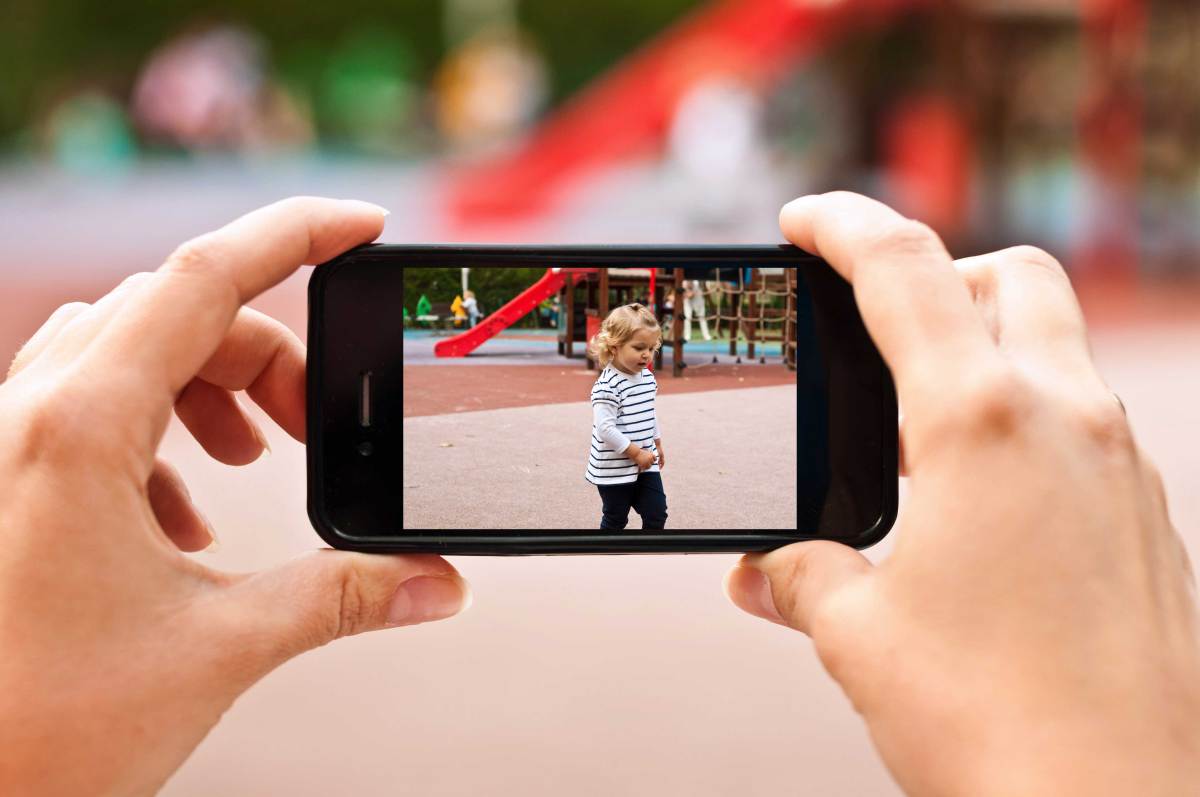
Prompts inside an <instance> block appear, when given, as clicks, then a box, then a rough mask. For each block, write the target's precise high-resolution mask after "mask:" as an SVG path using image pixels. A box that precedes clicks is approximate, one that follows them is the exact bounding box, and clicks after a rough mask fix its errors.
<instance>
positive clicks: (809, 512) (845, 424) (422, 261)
mask: <svg viewBox="0 0 1200 797" xmlns="http://www.w3.org/2000/svg"><path fill="white" fill-rule="evenodd" d="M460 267H468V268H471V269H481V268H489V267H491V268H497V267H525V268H538V269H545V277H544V278H543V279H542V280H539V281H538V282H537V283H536V284H535V285H534V286H533V288H531V289H530V290H529V291H526V292H524V293H523V294H522V295H521V296H519V297H517V299H514V300H513V301H512V302H510V303H509V304H507V305H505V306H503V307H495V308H486V309H489V310H491V311H492V313H491V315H489V316H485V317H483V320H482V321H481V322H480V323H479V324H478V327H477V328H476V329H477V330H478V331H475V330H472V333H473V334H464V333H463V331H462V330H459V332H458V333H457V334H456V336H455V337H454V338H448V339H447V340H446V341H443V342H439V343H438V346H439V347H441V348H442V349H444V350H445V351H442V352H439V353H453V354H459V355H461V354H463V353H464V352H465V351H467V350H468V349H469V348H470V347H471V346H478V345H480V342H481V341H482V340H486V339H488V338H490V337H491V336H492V335H495V334H497V333H498V332H499V331H500V330H502V329H503V328H505V327H506V326H508V325H509V324H511V323H512V322H513V321H514V320H515V318H516V317H517V316H518V315H519V314H521V313H524V312H528V311H529V308H531V307H533V306H535V305H536V303H537V302H538V301H541V300H545V299H547V298H549V297H550V296H552V295H553V294H554V293H555V292H556V291H562V290H571V291H577V290H580V289H581V288H580V285H579V284H578V281H584V282H587V281H588V280H591V283H592V286H593V289H592V290H591V291H590V292H589V293H588V294H587V296H588V301H590V302H596V301H597V300H596V297H595V294H596V290H595V283H596V280H595V275H596V274H598V273H599V272H600V271H602V270H604V271H606V272H607V273H606V274H605V281H604V283H603V284H604V285H605V286H608V285H609V283H608V274H621V273H625V274H628V273H629V271H630V270H635V269H636V270H641V271H644V272H648V271H649V270H651V269H653V270H655V271H654V273H655V276H656V277H657V280H656V285H657V287H656V293H657V295H658V297H660V302H662V297H665V295H666V294H667V293H670V294H671V295H672V296H676V295H679V296H682V295H683V294H682V292H681V293H679V294H675V293H674V291H675V289H676V287H677V286H678V285H679V284H680V283H679V282H678V281H679V280H681V279H683V278H684V277H686V278H689V279H690V278H692V277H697V276H699V277H700V278H702V279H703V278H704V277H708V278H710V279H715V280H730V281H731V282H730V285H731V286H732V285H733V284H734V282H736V281H738V280H740V281H742V283H743V286H744V284H745V278H746V275H747V274H749V275H751V276H753V275H755V274H756V273H758V272H764V273H765V272H771V273H774V274H775V275H779V274H781V273H782V274H784V276H786V277H787V280H785V281H784V282H783V283H782V284H786V285H788V286H789V287H788V289H787V293H789V294H791V295H790V297H789V298H788V301H787V308H788V309H787V315H788V316H789V323H788V325H787V330H788V332H787V334H785V335H783V336H781V338H780V341H781V348H780V352H782V353H784V354H787V349H788V348H789V346H788V344H787V342H786V339H787V338H790V339H791V340H792V345H791V348H792V349H793V351H794V357H789V358H786V359H787V360H788V362H787V363H786V364H785V362H783V361H782V360H776V363H775V364H772V365H765V366H764V365H755V366H754V367H757V368H778V369H785V368H787V369H791V370H794V376H795V387H796V401H795V407H796V410H795V411H796V424H795V428H796V447H795V450H796V459H797V461H796V483H795V506H796V519H795V525H794V526H792V524H791V523H786V524H782V525H786V526H787V528H754V529H750V530H732V529H702V530H696V529H690V530H660V531H654V530H640V529H625V530H621V531H599V530H598V529H595V528H593V529H582V528H581V529H557V528H554V529H498V530H483V529H476V530H464V529H461V528H452V529H444V530H441V529H422V528H405V523H404V517H405V515H404V498H403V496H404V494H405V490H404V479H405V464H406V463H405V456H404V418H403V406H404V400H403V399H404V369H403V365H404V349H405V346H404V335H405V329H404V327H405V323H406V318H405V317H406V316H407V314H408V306H410V305H413V303H414V302H416V300H417V297H405V296H404V285H405V281H404V275H405V270H406V269H414V268H460ZM618 270H619V271H618ZM789 271H790V274H789V273H787V272H789ZM584 272H586V273H584ZM572 275H575V276H572ZM693 284H698V283H693ZM704 284H708V283H704ZM764 284H765V283H764ZM567 286H570V287H569V288H568V287H567ZM730 290H732V287H731V288H730ZM455 292H458V291H457V290H455V291H451V293H455ZM609 292H611V289H607V288H606V290H605V291H604V293H606V294H607V293H609ZM776 293H777V294H778V292H776ZM561 295H566V294H561ZM577 295H579V294H572V295H571V296H572V302H574V297H575V296H577ZM406 298H407V299H408V303H407V304H406V302H405V299H406ZM616 298H617V299H618V300H620V299H621V298H622V297H621V296H617V297H616ZM625 298H629V297H628V296H627V297H625ZM776 301H779V300H776ZM663 303H665V302H663ZM601 306H604V307H608V306H609V302H607V301H605V302H604V303H603V305H601ZM612 306H613V307H615V306H616V303H613V304H612ZM676 306H678V303H676ZM442 311H443V313H444V312H445V309H444V308H442ZM591 315H592V316H593V317H597V316H598V315H599V314H598V313H597V312H595V311H593V312H592V313H591ZM660 315H661V308H660ZM576 321H578V319H576ZM559 326H560V327H561V328H563V329H562V331H561V332H560V333H559V335H560V351H561V350H562V345H561V340H562V338H563V337H564V336H568V335H576V338H575V339H574V340H573V341H572V342H573V343H575V347H576V348H575V351H577V352H578V353H579V354H580V355H581V354H582V351H583V348H584V346H583V344H582V341H580V342H575V341H576V340H579V336H580V335H582V327H583V324H582V323H580V325H579V326H580V330H579V331H577V330H576V329H574V327H575V324H574V323H571V324H559ZM568 326H569V327H572V329H569V330H568V329H566V327H568ZM589 329H594V327H590V328H589ZM426 334H446V335H450V334H455V333H453V332H446V333H426ZM464 339H466V340H467V343H468V345H467V346H465V347H464V346H463V345H462V341H463V340H464ZM483 345H486V344H483ZM726 345H727V344H726ZM743 345H744V344H743ZM672 348H673V339H672V330H671V329H670V328H669V327H664V329H663V349H664V350H668V349H672ZM683 348H684V352H685V357H686V358H687V359H691V360H692V362H693V364H698V363H699V361H700V358H698V357H694V356H693V355H688V354H686V352H687V346H686V345H684V347H683ZM703 356H704V355H701V357H703ZM564 362H565V360H564ZM589 365H590V363H589ZM569 367H570V368H573V369H581V368H582V367H583V361H582V360H581V359H579V360H576V361H575V363H574V364H572V365H570V366H569ZM428 370H432V371H433V372H435V373H436V371H437V368H436V367H434V366H429V368H428ZM778 373H783V371H780V372H778ZM672 378H674V377H673V376H672V374H671V372H670V371H669V370H667V369H663V368H660V369H659V371H658V379H659V381H660V382H661V381H666V380H670V379H672ZM307 379H308V395H307V404H308V424H307V428H308V448H307V454H308V511H309V517H310V518H311V520H312V523H313V526H314V527H315V528H316V530H317V532H318V533H319V534H320V535H321V537H322V538H323V539H324V540H325V541H326V542H327V543H329V544H330V545H332V546H333V547H335V548H343V549H350V550H357V551H377V552H434V553H440V554H489V555H503V554H548V553H702V552H738V551H764V550H770V549H773V548H777V547H780V546H783V545H787V544H789V543H792V542H796V541H799V540H810V539H829V540H836V541H839V542H843V543H846V544H848V545H851V546H854V547H856V548H865V547H867V546H869V545H872V544H874V543H876V542H878V541H879V540H880V539H882V538H883V537H884V536H885V535H886V534H887V533H888V531H889V529H890V528H891V527H892V525H893V523H894V521H895V518H896V505H897V487H898V485H897V480H898V472H897V471H898V461H897V446H898V440H897V437H898V429H897V409H896V396H895V389H894V387H893V383H892V378H891V374H890V373H889V371H888V369H887V367H886V365H885V364H884V362H883V360H882V359H881V357H880V355H879V352H878V351H877V350H876V348H875V346H874V344H873V343H872V341H871V339H870V337H869V336H868V334H867V331H866V329H865V328H864V326H863V323H862V319H861V318H860V316H859V313H858V309H857V307H856V305H855V302H854V294H853V291H852V289H851V287H850V285H849V284H848V283H847V282H846V281H845V280H844V279H842V278H841V276H839V275H838V274H837V273H836V272H835V271H834V270H833V269H832V268H831V267H830V266H829V265H828V264H827V263H825V262H824V261H823V260H821V259H820V258H818V257H815V256H813V255H811V254H808V253H806V252H804V251H803V250H800V249H798V248H796V247H793V246H789V245H779V246H774V245H772V246H491V245H424V246H409V245H390V244H373V245H367V246H363V247H359V248H356V249H353V250H351V251H349V252H347V253H345V254H343V255H341V256H340V257H337V258H335V259H334V260H331V261H329V262H328V263H324V264H322V265H320V266H318V267H317V268H316V269H315V270H314V271H313V273H312V277H311V279H310V282H309V326H308V375H307ZM787 384H788V385H790V381H789V382H788V383H787ZM590 387H591V382H588V384H587V387H585V388H584V389H583V390H582V391H581V393H580V395H579V396H578V398H577V401H579V402H581V403H582V402H585V401H587V400H588V388H590ZM789 412H790V410H789ZM589 417H590V413H589ZM789 428H790V425H789ZM583 434H584V435H586V432H584V433H583ZM585 439H586V438H585ZM731 442H734V441H731ZM583 451H586V447H585V448H584V449H583ZM581 456H583V453H582V452H581ZM408 465H409V467H410V468H414V467H419V463H416V462H411V461H410V462H409V463H408ZM698 466H702V465H698ZM677 467H680V466H677ZM562 478H563V484H562V485H555V484H549V483H548V484H547V485H546V489H547V490H564V489H578V490H580V491H587V492H589V499H595V497H596V496H595V495H594V494H595V492H596V488H595V487H593V486H592V485H590V484H586V483H585V482H584V480H583V463H582V460H581V464H580V473H578V474H575V473H571V474H570V475H569V476H563V477H562ZM787 486H788V485H784V486H783V489H786V488H787ZM532 498H533V497H531V500H532ZM581 498H582V492H581ZM676 498H678V496H676ZM730 500H734V501H736V500H737V496H736V495H733V496H731V497H730ZM598 506H599V502H598V500H597V507H598ZM789 511H790V504H789ZM596 514H597V518H598V517H599V510H598V508H597V513H596ZM447 520H448V522H447V523H446V525H448V526H452V525H453V520H452V518H451V517H449V516H448V517H447ZM635 520H636V516H635ZM598 523H599V521H598V519H597V524H598ZM668 525H669V522H668Z"/></svg>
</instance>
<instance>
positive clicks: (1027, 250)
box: [1001, 244, 1067, 279]
mask: <svg viewBox="0 0 1200 797" xmlns="http://www.w3.org/2000/svg"><path fill="white" fill-rule="evenodd" d="M1001 254H1002V255H1003V256H1004V258H1003V260H1004V262H1006V263H1012V264H1014V265H1017V266H1021V267H1025V268H1034V269H1037V270H1040V271H1044V272H1045V273H1046V274H1049V275H1051V276H1053V277H1055V278H1057V279H1065V278H1066V276H1067V272H1066V271H1065V270H1064V269H1063V267H1062V264H1061V263H1059V262H1058V260H1057V259H1056V258H1055V257H1054V256H1053V255H1051V254H1050V253H1049V252H1047V251H1046V250H1045V249H1041V248H1039V247H1036V246H1029V245H1028V244H1023V245H1021V246H1014V247H1011V248H1009V249H1005V250H1004V251H1003V252H1001Z"/></svg>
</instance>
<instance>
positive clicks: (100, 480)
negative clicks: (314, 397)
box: [0, 198, 470, 795]
mask: <svg viewBox="0 0 1200 797" xmlns="http://www.w3.org/2000/svg"><path fill="white" fill-rule="evenodd" d="M384 213H385V211H383V210H382V209H380V208H378V207H376V206H374V205H370V204H367V203H365V202H353V201H338V200H331V199H315V198H296V199H290V200H285V201H283V202H279V203H277V204H274V205H271V206H269V207H266V208H263V209H261V210H257V211H255V212H253V213H251V214H249V215H247V216H244V217H242V218H241V219H238V220H237V221H235V222H233V223H232V224H230V225H228V226H226V227H224V228H222V229H221V230H218V231H216V232H213V233H210V234H208V235H204V236H201V237H200V238H197V239H195V240H193V241H190V242H188V243H186V244H184V245H183V246H181V247H180V248H179V249H178V250H176V252H175V253H174V254H172V255H171V257H169V258H168V259H167V261H166V263H165V264H164V265H163V266H162V267H161V268H160V269H158V271H156V272H154V273H152V274H139V275H136V276H134V277H132V278H130V279H128V280H126V281H125V282H124V283H122V284H121V285H120V286H119V287H118V288H117V289H116V290H114V291H113V292H111V293H109V294H108V295H107V296H105V297H103V298H102V299H100V300H99V301H98V302H96V303H95V304H94V305H87V304H80V303H75V304H68V305H65V306H63V307H62V308H60V309H59V310H58V311H57V312H55V313H54V314H53V315H52V316H51V317H50V319H49V320H48V321H47V322H46V323H45V325H44V326H42V328H41V329H39V330H38V332H37V334H35V335H34V336H33V338H31V339H30V340H29V341H28V343H27V344H26V345H25V347H24V348H23V349H22V350H21V352H20V353H19V354H18V355H17V358H16V360H15V361H14V362H13V364H12V368H11V369H10V371H9V374H8V378H7V380H6V381H5V382H4V384H3V385H2V386H0V484H3V485H4V489H3V490H0V534H3V537H4V543H5V544H4V545H3V546H0V651H4V654H3V655H0V751H3V752H2V753H0V784H2V785H0V791H3V792H4V793H5V794H22V795H42V794H48V795H58V794H62V795H76V794H150V793H153V792H155V791H157V790H158V788H159V787H160V786H162V784H163V783H164V782H165V781H166V779H167V778H168V777H169V776H170V775H171V773H172V772H174V771H175V770H176V769H177V768H178V767H179V766H180V765H181V764H182V763H183V761H184V760H185V759H186V758H187V756H188V755H189V754H190V753H191V751H192V749H193V748H195V747H196V745H197V744H199V742H200V740H201V739H203V738H204V736H205V735H206V734H207V733H208V731H209V730H210V729H211V728H212V726H213V725H214V724H215V723H216V722H217V720H218V719H219V718H220V716H221V714H222V713H223V712H224V711H225V710H226V709H228V708H229V706H230V705H231V704H232V703H233V701H234V699H236V698H237V697H238V695H240V694H241V693H242V692H243V691H245V690H246V689H247V688H248V687H249V686H250V685H251V684H253V683H254V682H255V681H257V680H258V679H259V678H261V677H262V676H263V675H265V674H267V673H268V672H270V671H271V670H273V669H274V668H275V667H277V666H279V665H280V664H282V663H283V662H284V661H286V660H287V659H289V658H291V657H292V656H295V655H296V654H298V653H301V652H303V651H305V650H309V649H311V648H314V647H317V646H319V645H323V644H325V643H326V642H329V641H331V640H333V639H335V638H338V637H342V636H347V635H349V634H356V633H359V632H362V631H370V630H375V629H380V628H385V627H388V626H395V625H410V624H413V623H419V622H424V621H427V620H433V619H438V618H442V617H447V616H450V615H452V614H455V613H457V612H458V611H460V610H461V609H462V608H465V606H466V605H467V602H468V600H469V595H470V593H469V591H468V589H467V587H466V584H465V582H464V581H463V580H462V578H461V577H460V576H459V575H458V573H457V572H456V571H455V570H454V568H453V567H451V566H450V565H449V564H448V563H447V562H446V561H444V560H443V559H441V558H439V557H437V556H370V555H366V554H355V553H348V552H341V551H330V550H323V551H317V552H314V553H313V554H311V555H309V556H305V557H302V558H300V559H298V560H296V561H293V562H290V563H286V564H284V565H282V566H280V567H277V568H274V569H271V570H267V571H263V572H259V573H239V574H234V573H222V572H218V571H216V570H213V569H211V568H209V567H206V566H205V565H203V564H201V563H200V562H199V561H197V560H195V559H192V558H190V557H188V556H185V555H184V554H183V551H195V550H198V549H201V548H204V547H205V546H207V545H209V543H210V541H211V540H212V534H211V531H210V527H209V525H208V523H207V521H205V520H204V518H203V516H202V515H201V513H200V511H199V509H197V508H196V507H195V506H194V505H193V504H192V502H191V499H190V498H189V496H188V493H187V489H186V487H185V486H184V484H183V481H182V480H181V479H180V477H179V474H178V472H176V471H175V469H174V468H172V467H171V466H170V465H169V464H168V463H167V462H165V461H164V460H162V459H160V458H158V457H157V456H156V450H157V448H158V445H159V441H160V440H161V438H162V435H163V432H164V430H165V429H166V426H167V423H168V421H169V419H170V417H171V413H172V411H174V412H176V413H177V414H178V415H179V417H180V418H181V419H182V420H183V422H184V424H185V425H186V426H187V427H188V429H189V430H190V431H191V433H192V434H193V435H194V436H195V437H196V439H197V441H199V443H200V444H201V445H202V446H203V447H204V449H205V450H206V451H208V452H209V454H211V455H212V456H213V457H215V458H216V459H218V460H220V461H221V462H226V463H229V464H233V465H238V464H244V463H247V462H251V461H253V460H255V459H257V458H258V457H259V455H260V454H261V453H262V452H263V445H264V444H263V442H262V441H263V438H262V434H261V432H260V431H259V430H258V429H257V428H256V427H255V425H254V423H253V422H252V421H251V420H250V418H249V417H248V416H247V415H246V414H245V413H244V412H243V411H242V410H241V408H240V407H239V406H238V404H237V401H236V400H235V399H234V393H235V392H236V391H241V390H245V391H246V393H247V394H248V395H249V396H250V398H251V399H252V400H253V401H255V402H256V403H257V404H258V405H259V406H260V407H262V408H263V409H264V410H265V411H266V413H267V414H268V415H269V416H270V417H271V418H272V419H273V420H274V421H275V422H276V423H278V424H279V425H280V426H282V427H283V428H284V429H285V430H287V432H288V433H289V434H291V435H292V436H293V437H295V438H296V439H297V440H300V441H303V439H304V347H303V346H302V345H301V344H300V342H299V341H298V340H297V339H296V337H295V336H294V335H293V334H292V333H291V332H290V331H288V329H287V328H286V327H284V326H283V325H282V324H280V323H278V322H276V321H274V320H272V319H270V318H267V317H266V316H263V315H261V314H260V313H256V312H254V311H252V310H249V309H247V308H244V307H242V305H243V304H244V303H245V302H246V301H248V300H249V299H251V298H252V297H254V296H255V295H257V294H259V293H261V292H262V291H264V290H266V289H267V288H269V287H270V286H272V285H274V284H275V283H277V282H279V281H280V280H282V279H283V278H284V277H286V276H287V275H288V274H290V273H291V272H292V271H294V270H295V269H296V268H297V267H298V266H300V264H301V263H319V262H322V261H325V260H327V259H329V258H331V257H333V256H334V255H336V254H338V253H339V252H342V251H344V250H346V249H349V248H350V247H352V246H355V245H357V244H360V243H364V242H367V241H370V240H373V239H374V238H375V237H376V236H378V234H379V232H380V230H382V228H383V216H384Z"/></svg>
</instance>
